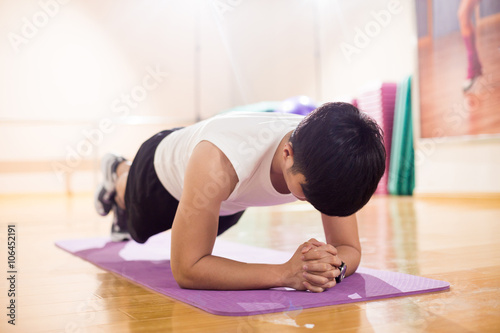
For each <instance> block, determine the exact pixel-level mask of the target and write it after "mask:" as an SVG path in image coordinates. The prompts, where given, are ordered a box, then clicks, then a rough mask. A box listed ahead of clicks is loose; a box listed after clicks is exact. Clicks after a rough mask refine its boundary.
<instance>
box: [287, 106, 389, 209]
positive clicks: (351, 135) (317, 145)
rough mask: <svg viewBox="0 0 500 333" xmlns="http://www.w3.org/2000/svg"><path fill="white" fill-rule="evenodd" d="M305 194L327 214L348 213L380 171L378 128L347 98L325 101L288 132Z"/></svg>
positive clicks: (362, 199) (357, 205) (360, 203)
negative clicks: (303, 180)
mask: <svg viewBox="0 0 500 333" xmlns="http://www.w3.org/2000/svg"><path fill="white" fill-rule="evenodd" d="M290 143H291V145H292V149H293V157H294V164H293V166H292V167H291V172H293V173H294V174H296V173H302V174H303V175H304V177H305V183H304V184H302V190H303V191H304V195H305V197H306V199H307V201H309V202H310V203H311V204H312V205H313V206H314V207H315V208H316V209H317V210H319V211H320V212H321V213H323V214H326V215H329V216H349V215H352V214H354V213H355V212H357V211H358V210H359V209H361V208H362V207H363V206H364V205H365V204H366V203H367V202H368V200H370V198H371V196H372V195H373V193H374V192H375V190H376V189H377V185H378V183H379V181H380V179H381V178H382V175H383V174H384V171H385V159H386V152H385V148H384V139H383V132H382V129H381V128H380V127H379V126H378V125H377V123H376V122H375V121H374V120H373V119H371V118H370V117H369V116H368V115H366V114H365V113H363V112H360V111H359V110H358V108H357V107H355V106H353V105H352V104H349V103H341V102H336V103H326V104H323V105H322V106H320V107H319V108H317V109H316V110H314V111H313V112H311V113H310V114H309V115H307V116H306V117H305V118H304V119H303V120H302V121H301V122H300V123H299V125H298V126H297V128H296V129H295V131H294V132H293V133H292V135H291V137H290Z"/></svg>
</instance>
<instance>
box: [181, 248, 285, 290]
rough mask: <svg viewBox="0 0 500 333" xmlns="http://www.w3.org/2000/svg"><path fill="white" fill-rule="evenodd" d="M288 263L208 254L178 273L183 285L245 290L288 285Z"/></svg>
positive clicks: (184, 286) (186, 286)
mask: <svg viewBox="0 0 500 333" xmlns="http://www.w3.org/2000/svg"><path fill="white" fill-rule="evenodd" d="M284 277H285V269H284V265H269V264H247V263H243V262H238V261H234V260H230V259H226V258H222V257H217V256H213V255H208V256H205V257H203V258H201V259H200V260H199V261H198V262H197V263H196V264H194V265H193V266H192V267H191V268H190V269H189V270H188V271H187V272H186V273H184V274H181V275H180V276H176V280H177V282H178V283H179V285H180V286H181V287H182V288H188V289H215V290H242V289H268V288H274V287H281V286H284V283H285V282H284Z"/></svg>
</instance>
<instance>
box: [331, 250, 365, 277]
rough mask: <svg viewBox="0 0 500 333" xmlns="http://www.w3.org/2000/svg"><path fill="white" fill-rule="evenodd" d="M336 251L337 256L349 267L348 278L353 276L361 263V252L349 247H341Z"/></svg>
mask: <svg viewBox="0 0 500 333" xmlns="http://www.w3.org/2000/svg"><path fill="white" fill-rule="evenodd" d="M336 249H337V251H338V253H337V256H338V257H339V258H340V260H342V261H343V262H345V263H346V265H347V272H346V276H348V275H351V274H353V273H354V272H355V271H356V269H358V266H359V262H360V261H361V252H359V251H358V250H357V249H356V248H354V247H352V246H349V245H339V246H337V247H336Z"/></svg>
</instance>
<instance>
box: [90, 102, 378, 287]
mask: <svg viewBox="0 0 500 333" xmlns="http://www.w3.org/2000/svg"><path fill="white" fill-rule="evenodd" d="M384 170H385V149H384V145H383V139H382V134H381V130H380V128H379V127H378V125H377V124H376V123H375V122H374V121H373V120H372V119H370V118H369V117H368V116H366V115H365V114H363V113H361V112H360V111H359V110H358V109H357V108H356V107H354V106H352V105H351V104H347V103H327V104H324V105H322V106H321V107H319V108H318V109H316V110H314V111H313V112H312V113H310V114H309V115H308V116H306V117H305V118H304V117H302V116H298V115H291V114H282V113H241V112H233V113H227V114H224V115H219V116H216V117H213V118H210V119H207V120H204V121H201V122H199V123H196V124H194V125H191V126H188V127H185V128H182V129H173V130H167V131H163V132H160V133H158V134H156V135H154V136H153V137H152V138H150V139H149V140H147V141H146V142H145V143H143V145H142V146H141V148H140V149H139V151H138V152H137V155H136V156H135V158H134V160H133V163H130V162H128V161H126V160H125V159H124V158H123V157H120V156H116V155H112V154H108V155H106V156H105V157H104V158H103V162H102V171H103V173H104V182H103V184H102V185H101V186H100V187H99V189H98V190H97V192H96V200H95V203H96V209H97V211H98V213H99V214H100V215H107V214H108V213H109V212H110V211H111V210H113V212H114V219H113V226H112V238H113V240H115V241H120V240H124V239H128V238H130V237H131V238H132V239H134V240H135V241H137V242H139V243H144V242H146V240H147V239H148V238H149V237H151V236H152V235H155V234H157V233H160V232H162V231H165V230H168V229H172V245H171V263H170V264H171V268H172V272H173V274H174V277H175V279H176V281H177V283H178V284H179V286H181V287H182V288H190V289H226V290H236V289H266V288H273V287H291V288H295V289H297V290H309V291H312V292H322V291H324V290H326V289H328V288H331V287H333V286H335V284H336V283H338V282H340V281H341V280H342V279H343V277H344V276H348V275H351V274H353V273H354V272H355V271H356V269H357V267H358V265H359V262H360V259H361V246H360V242H359V236H358V229H357V222H356V216H355V213H356V211H358V210H359V209H360V208H361V207H363V206H364V205H365V204H366V203H367V202H368V200H369V199H370V197H371V196H372V195H373V193H374V192H375V189H376V187H377V184H378V182H379V180H380V178H381V177H382V175H383V173H384ZM297 199H298V200H306V201H308V202H309V203H311V204H312V205H313V206H314V207H315V208H316V209H317V210H318V211H319V212H320V213H321V218H322V221H323V227H324V231H325V237H326V244H325V243H322V242H319V241H317V240H315V239H311V240H309V241H307V242H305V243H303V244H301V245H300V246H299V247H298V249H297V251H296V252H295V254H294V255H293V256H292V258H291V259H290V260H289V261H288V262H286V263H284V264H281V265H269V264H247V263H242V262H237V261H234V260H229V259H226V258H222V257H217V256H214V255H212V249H213V246H214V242H215V238H216V236H217V235H220V234H221V233H223V232H224V231H226V230H227V229H229V228H230V227H231V226H233V225H234V224H236V222H238V220H239V219H240V217H241V216H242V214H243V212H244V210H245V209H246V208H248V207H252V206H269V205H276V204H282V203H287V202H292V201H295V200H297Z"/></svg>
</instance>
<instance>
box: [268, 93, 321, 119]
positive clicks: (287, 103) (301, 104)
mask: <svg viewBox="0 0 500 333" xmlns="http://www.w3.org/2000/svg"><path fill="white" fill-rule="evenodd" d="M314 109H316V104H315V103H314V101H313V100H312V99H311V98H309V97H307V96H294V97H290V98H287V99H285V100H284V101H283V102H281V104H280V106H279V107H278V108H277V109H276V110H275V111H276V112H282V113H293V114H299V115H302V116H305V115H308V114H309V113H310V112H311V111H313V110H314Z"/></svg>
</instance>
